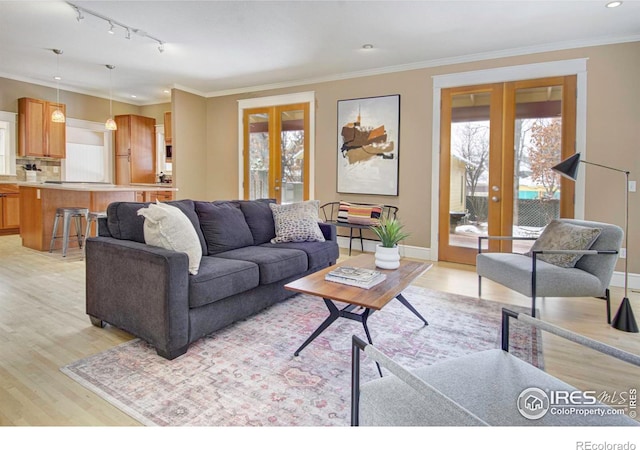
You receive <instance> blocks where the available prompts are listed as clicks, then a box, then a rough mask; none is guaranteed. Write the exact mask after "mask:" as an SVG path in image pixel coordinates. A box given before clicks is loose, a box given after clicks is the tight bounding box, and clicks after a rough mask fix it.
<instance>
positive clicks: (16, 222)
mask: <svg viewBox="0 0 640 450" xmlns="http://www.w3.org/2000/svg"><path fill="white" fill-rule="evenodd" d="M3 195H4V197H3V198H2V228H3V229H7V228H18V227H20V194H3Z"/></svg>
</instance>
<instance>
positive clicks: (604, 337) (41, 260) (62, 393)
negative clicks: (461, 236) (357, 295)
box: [0, 236, 640, 426]
mask: <svg viewBox="0 0 640 450" xmlns="http://www.w3.org/2000/svg"><path fill="white" fill-rule="evenodd" d="M354 254H357V252H355V253H354ZM345 258H347V256H346V254H343V256H342V257H341V259H345ZM84 275H85V273H84V261H83V258H82V254H81V252H79V251H78V250H73V251H71V250H70V252H69V254H68V256H67V258H66V259H63V258H62V257H61V256H60V253H59V252H57V253H54V254H49V253H41V252H37V251H34V250H29V249H25V248H24V247H22V246H21V245H20V238H19V237H18V236H4V237H0V425H18V426H19V425H27V426H47V425H57V426H70V425H95V426H103V425H106V426H111V425H117V426H133V425H139V424H138V422H136V421H135V420H133V419H132V418H130V417H129V416H128V415H126V414H124V413H123V412H121V411H120V410H118V409H117V408H115V407H114V406H112V405H110V404H109V403H107V402H106V401H104V400H102V399H101V398H100V397H98V396H97V395H95V394H93V393H91V392H90V391H88V390H86V389H84V388H83V387H81V386H80V385H79V384H77V383H76V382H74V381H72V380H71V379H70V378H68V377H67V376H66V375H64V374H63V373H62V372H60V370H59V368H60V367H62V366H64V365H66V364H68V363H70V362H73V361H76V360H78V359H80V358H83V357H85V356H89V355H92V354H95V353H98V352H100V351H103V350H106V349H108V348H111V347H113V346H115V345H118V344H120V343H123V342H126V341H128V340H130V339H132V337H131V336H130V335H129V334H127V333H125V332H122V331H120V330H117V329H115V328H113V327H109V326H107V327H106V328H104V329H99V328H96V327H93V326H92V325H91V324H90V322H89V319H88V317H87V315H86V314H85V312H84V311H85V305H84V298H85V280H84ZM415 284H417V285H419V286H422V287H426V288H430V289H436V290H442V291H447V292H452V293H458V294H463V295H467V296H471V297H476V295H477V277H476V274H475V271H474V268H473V267H468V266H463V265H457V264H450V263H434V266H433V268H432V269H431V270H429V271H428V272H426V273H425V274H424V275H423V276H422V277H421V278H420V279H419V280H417V282H416V283H415ZM612 294H613V297H612V298H613V302H612V304H613V310H614V312H615V309H616V308H617V306H618V303H619V300H620V299H621V298H622V290H621V289H618V288H614V289H613V292H612ZM483 297H484V298H486V299H491V300H496V301H500V302H504V303H507V304H516V305H521V306H528V305H529V300H528V299H527V298H525V297H523V296H521V295H519V294H517V293H514V292H511V291H509V290H507V289H505V288H503V287H501V286H498V285H496V284H494V283H491V282H490V281H486V282H484V283H483ZM639 298H640V294H638V293H635V292H633V293H631V302H632V305H633V308H634V311H636V314H638V313H640V299H639ZM539 307H540V311H541V316H542V318H544V319H545V320H548V321H550V322H553V323H555V324H557V325H560V326H562V327H565V328H568V329H571V330H574V331H577V332H580V333H582V334H585V335H588V336H590V337H593V338H595V339H598V340H601V341H604V342H607V343H609V344H611V345H614V346H617V347H620V348H622V349H625V350H628V351H631V352H633V353H636V354H640V335H639V334H631V333H624V332H621V331H618V330H615V329H613V328H611V327H610V326H608V325H607V323H606V319H605V317H606V316H605V309H604V302H603V301H602V300H598V299H591V298H579V299H556V298H547V299H542V300H540V302H539ZM543 351H544V360H545V366H546V370H547V371H548V372H550V373H552V374H554V375H556V376H559V377H560V378H562V379H564V380H565V381H567V382H569V383H571V384H573V385H575V386H577V387H579V388H581V389H591V390H606V391H608V392H610V393H613V392H614V391H618V392H620V391H626V390H628V389H629V388H631V387H635V388H640V368H636V367H633V366H630V365H628V364H626V363H622V362H617V361H615V360H612V359H611V358H609V357H605V356H602V355H599V354H597V353H595V352H592V351H590V350H585V349H584V348H581V347H579V346H577V345H575V344H572V343H567V342H564V341H561V340H558V339H551V338H550V337H548V336H545V337H544V342H543Z"/></svg>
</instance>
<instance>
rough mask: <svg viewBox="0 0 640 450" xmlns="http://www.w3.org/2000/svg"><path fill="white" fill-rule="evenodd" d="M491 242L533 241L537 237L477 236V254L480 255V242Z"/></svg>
mask: <svg viewBox="0 0 640 450" xmlns="http://www.w3.org/2000/svg"><path fill="white" fill-rule="evenodd" d="M483 239H486V240H492V241H535V240H536V239H538V238H537V237H524V236H478V253H482V240H483Z"/></svg>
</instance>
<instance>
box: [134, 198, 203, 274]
mask: <svg viewBox="0 0 640 450" xmlns="http://www.w3.org/2000/svg"><path fill="white" fill-rule="evenodd" d="M138 215H139V216H144V241H145V242H146V243H147V244H149V245H154V246H156V247H162V248H166V249H167V250H174V251H176V252H183V253H186V254H187V256H188V257H189V273H190V274H192V275H197V274H198V269H199V267H200V260H201V259H202V247H201V246H200V240H199V239H198V235H197V234H196V230H195V228H193V224H192V223H191V221H190V220H189V218H188V217H187V216H186V215H185V214H184V213H183V212H182V211H180V209H179V208H176V207H175V206H171V205H167V204H166V203H161V202H157V203H155V204H153V203H151V204H150V205H149V207H148V208H140V209H139V210H138Z"/></svg>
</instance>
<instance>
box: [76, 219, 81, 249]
mask: <svg viewBox="0 0 640 450" xmlns="http://www.w3.org/2000/svg"><path fill="white" fill-rule="evenodd" d="M76 235H77V236H78V247H80V248H82V216H76Z"/></svg>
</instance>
